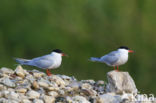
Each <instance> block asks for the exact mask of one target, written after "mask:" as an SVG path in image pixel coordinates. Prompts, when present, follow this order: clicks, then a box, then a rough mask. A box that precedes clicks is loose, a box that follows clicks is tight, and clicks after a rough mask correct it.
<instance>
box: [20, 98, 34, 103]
mask: <svg viewBox="0 0 156 103" xmlns="http://www.w3.org/2000/svg"><path fill="white" fill-rule="evenodd" d="M21 103H32V102H31V101H30V100H29V99H22V100H21Z"/></svg>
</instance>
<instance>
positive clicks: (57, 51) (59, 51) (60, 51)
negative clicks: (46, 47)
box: [53, 49, 63, 53]
mask: <svg viewBox="0 0 156 103" xmlns="http://www.w3.org/2000/svg"><path fill="white" fill-rule="evenodd" d="M53 52H56V53H63V52H62V50H60V49H54V50H53Z"/></svg>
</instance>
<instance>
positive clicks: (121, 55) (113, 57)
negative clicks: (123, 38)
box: [90, 46, 133, 70]
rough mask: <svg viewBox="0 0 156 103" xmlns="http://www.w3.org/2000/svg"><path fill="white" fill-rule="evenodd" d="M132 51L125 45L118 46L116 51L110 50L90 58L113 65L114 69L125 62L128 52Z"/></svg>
mask: <svg viewBox="0 0 156 103" xmlns="http://www.w3.org/2000/svg"><path fill="white" fill-rule="evenodd" d="M132 52H133V51H132V50H130V49H129V48H128V47H126V46H121V47H119V48H118V49H117V50H116V51H112V52H110V53H108V54H106V55H104V56H102V57H100V58H96V57H91V58H90V60H91V61H93V62H101V63H106V64H107V65H108V66H113V67H114V70H115V67H117V70H118V66H120V65H123V64H125V63H126V62H127V61H128V53H132Z"/></svg>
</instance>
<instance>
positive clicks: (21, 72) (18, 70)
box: [15, 65, 26, 78]
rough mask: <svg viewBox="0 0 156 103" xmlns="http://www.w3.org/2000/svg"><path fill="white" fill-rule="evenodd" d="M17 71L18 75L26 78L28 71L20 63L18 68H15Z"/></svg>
mask: <svg viewBox="0 0 156 103" xmlns="http://www.w3.org/2000/svg"><path fill="white" fill-rule="evenodd" d="M15 73H16V74H17V75H18V76H20V77H22V78H24V77H25V75H26V72H25V71H24V69H23V68H22V66H20V65H18V66H17V68H16V69H15Z"/></svg>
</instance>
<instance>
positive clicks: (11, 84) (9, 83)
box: [0, 77, 16, 87]
mask: <svg viewBox="0 0 156 103" xmlns="http://www.w3.org/2000/svg"><path fill="white" fill-rule="evenodd" d="M0 83H3V84H4V85H6V86H8V87H15V86H16V85H15V83H14V82H13V81H12V80H10V79H9V78H8V77H4V78H1V79H0Z"/></svg>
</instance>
